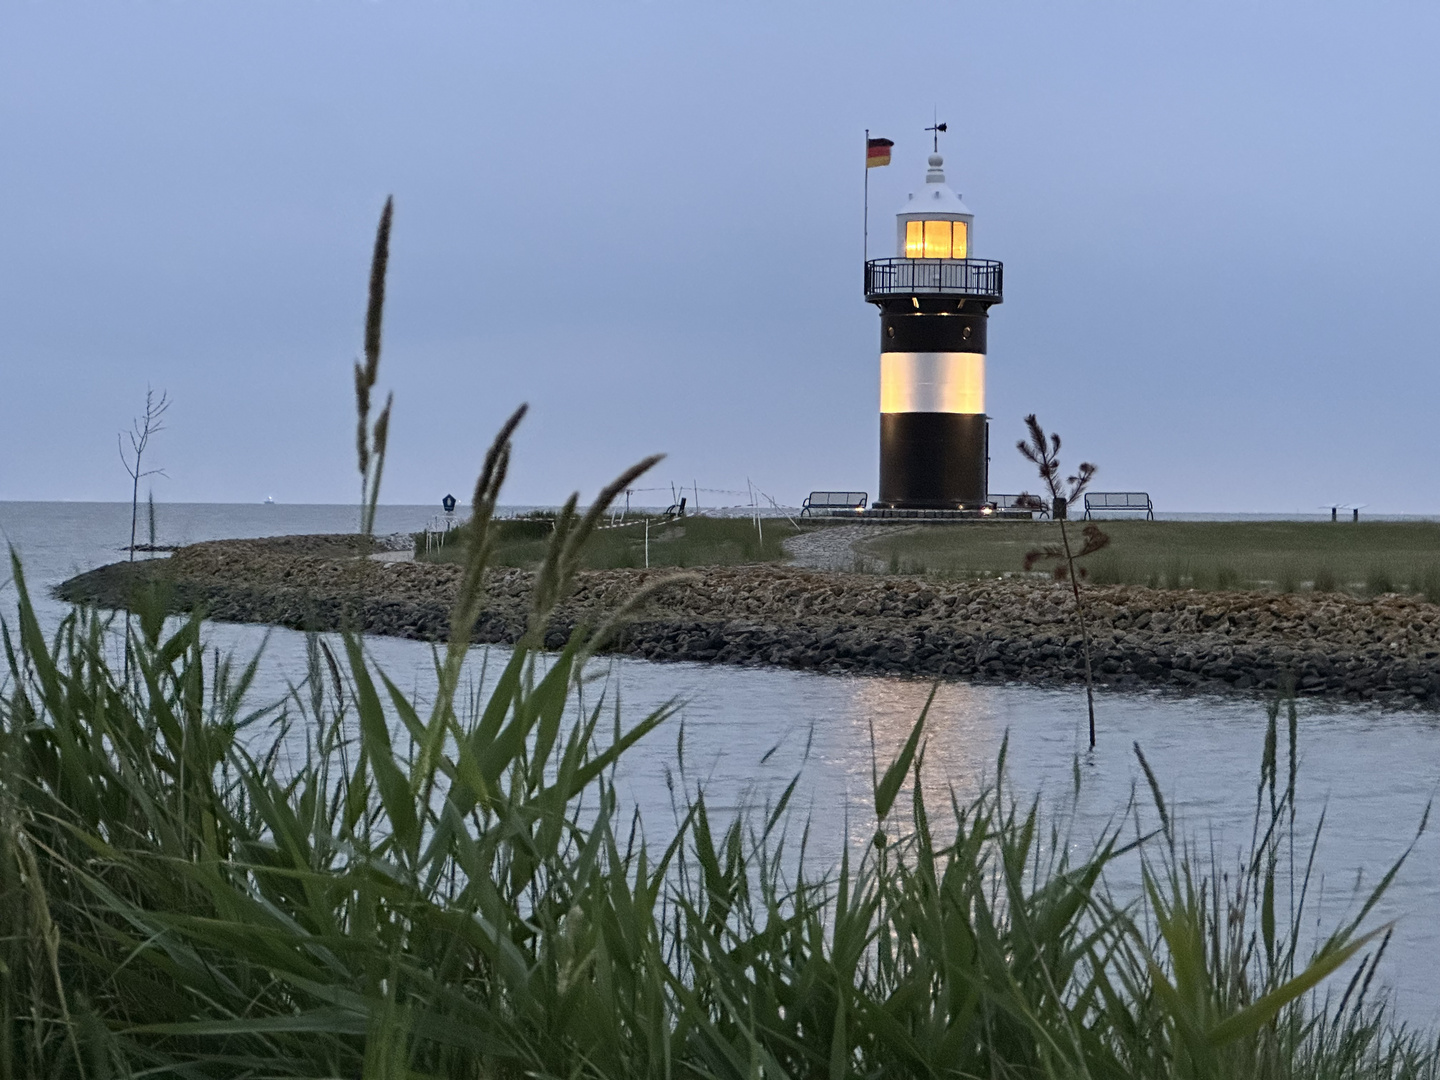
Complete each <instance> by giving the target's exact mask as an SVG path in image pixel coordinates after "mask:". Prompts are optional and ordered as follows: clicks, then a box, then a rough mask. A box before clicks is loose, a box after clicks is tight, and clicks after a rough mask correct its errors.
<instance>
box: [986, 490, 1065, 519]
mask: <svg viewBox="0 0 1440 1080" xmlns="http://www.w3.org/2000/svg"><path fill="white" fill-rule="evenodd" d="M988 498H989V500H990V502H992V503H994V504H995V509H996V510H1030V511H1033V512H1034V513H1037V514H1040V515H1041V516H1043V517H1049V516H1050V508H1049V507H1048V506H1046V505H1045V500H1044V499H1042V498H1040V496H1039V495H1031V494H1029V493H1028V492H1024V491H1022V492H1021V493H1020V494H1019V495H996V494H993V493H992V494H991V495H989V496H988Z"/></svg>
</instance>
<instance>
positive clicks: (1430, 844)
mask: <svg viewBox="0 0 1440 1080" xmlns="http://www.w3.org/2000/svg"><path fill="white" fill-rule="evenodd" d="M202 509H203V508H191V514H190V516H189V517H187V518H184V519H183V526H184V528H183V533H184V535H183V536H180V537H175V538H177V539H184V540H196V539H203V538H207V537H213V536H224V535H230V536H239V535H263V534H269V533H281V532H304V531H339V530H343V529H345V528H347V527H349V526H348V522H349V520H350V518H351V516H353V511H350V510H348V509H347V508H343V507H330V508H292V507H227V508H221V509H222V510H223V513H222V512H218V511H217V512H215V513H213V514H207V513H202V512H201V511H202ZM387 509H388V510H389V513H388V515H387ZM122 511H123V512H122ZM430 513H431V511H429V510H428V509H426V508H420V507H415V508H382V514H381V521H380V523H379V526H378V528H379V529H380V530H381V531H387V530H389V529H398V528H412V527H418V525H420V524H422V523H423V521H424V520H425V518H426V517H428V516H429V514H430ZM161 520H162V525H163V523H164V522H165V521H166V517H165V516H164V508H162V518H161ZM121 525H123V526H124V527H125V531H126V532H128V507H124V508H117V507H115V506H100V507H97V506H94V505H93V504H92V505H90V506H88V507H87V506H86V504H25V505H24V506H22V504H3V503H0V527H3V529H4V532H5V534H6V537H7V539H9V540H11V541H12V542H14V543H16V545H17V547H18V548H19V550H20V551H21V553H22V555H23V556H24V557H25V560H26V569H27V572H28V574H29V577H30V580H31V583H32V585H31V588H32V593H34V594H35V599H36V600H37V605H38V607H39V609H40V611H39V613H40V615H41V618H42V620H43V621H44V622H45V624H46V625H47V628H49V627H53V626H54V625H55V623H56V622H57V621H58V619H59V618H60V617H61V615H62V614H63V611H64V608H63V606H62V605H60V604H59V603H58V602H55V601H53V600H51V599H49V598H48V596H47V595H46V593H47V589H48V586H50V585H52V584H54V583H56V582H58V581H59V580H61V579H63V578H64V577H65V576H67V575H68V574H70V573H73V572H75V571H76V570H78V569H84V568H86V567H89V566H94V565H98V564H99V563H102V562H106V561H112V560H114V559H115V558H118V557H119V556H118V554H117V552H116V546H118V542H116V541H114V540H113V537H114V535H115V533H116V530H117V528H119V527H120V526H121ZM166 538H167V537H166V536H165V535H164V529H163V528H162V536H161V539H162V541H164V540H165V539H166ZM12 607H13V601H12V599H11V598H10V597H9V596H5V597H3V598H0V609H3V610H4V612H5V614H6V617H7V618H8V617H9V615H10V611H11V609H12ZM210 637H211V641H212V642H213V644H215V645H217V646H219V647H220V648H221V649H222V650H224V649H233V650H235V651H236V652H237V653H239V654H241V655H248V654H249V653H251V652H253V651H254V650H255V649H256V648H257V647H258V646H259V644H260V642H261V641H263V640H265V639H266V638H267V631H266V630H265V629H264V628H260V627H253V626H234V625H220V624H216V625H212V626H211V628H210ZM369 649H370V651H371V653H372V655H373V656H374V658H375V660H376V661H377V662H378V663H379V664H380V665H381V666H382V667H383V668H384V669H385V670H386V671H387V672H388V673H389V674H390V675H391V677H392V678H394V679H395V681H396V682H397V683H398V684H399V685H400V686H401V687H402V688H404V689H408V690H412V691H414V692H416V693H417V694H418V695H419V696H421V697H424V696H425V695H426V692H427V689H428V687H429V686H430V685H431V684H432V676H431V672H432V668H431V659H430V657H431V653H430V648H429V646H426V645H422V644H419V643H416V642H408V641H401V640H396V639H383V638H377V639H372V640H371V641H370V642H369ZM481 652H482V651H481V650H476V651H475V653H474V654H472V658H473V659H474V660H475V661H476V662H475V663H474V664H472V674H473V675H475V676H476V677H478V672H479V666H480V665H479V660H480V658H481ZM503 652H504V651H503V650H492V654H491V662H492V665H493V663H494V662H495V660H497V659H502V658H503ZM492 670H493V668H492ZM596 672H597V674H600V675H603V676H605V678H604V679H603V680H602V681H601V682H599V683H596V684H593V685H591V686H590V687H588V688H587V690H586V695H585V696H586V699H587V701H588V702H589V703H591V704H593V703H594V700H595V696H596V695H597V694H599V693H600V692H602V690H603V691H604V692H606V693H608V694H611V695H614V694H616V693H618V694H619V697H620V701H621V704H622V711H623V713H624V714H625V717H626V722H627V723H633V722H635V721H636V720H638V719H639V718H640V717H641V716H643V715H644V714H645V713H646V712H648V711H649V710H651V709H653V708H656V707H659V706H660V705H661V704H662V703H664V702H665V701H667V700H669V699H671V698H672V697H678V698H680V699H681V700H682V702H683V703H682V705H681V707H680V710H679V714H678V715H677V717H676V718H675V720H673V721H672V722H671V723H670V724H668V725H667V726H665V727H663V728H662V729H661V730H659V731H657V732H656V733H654V734H653V735H651V736H650V737H648V738H647V739H646V740H644V741H642V743H641V744H640V745H639V746H637V747H636V748H635V749H634V751H633V752H632V753H631V754H630V755H629V756H628V757H627V759H626V760H625V761H624V763H623V765H622V767H621V768H620V770H619V774H618V782H619V784H620V787H621V791H622V794H624V795H625V796H626V797H628V798H630V799H632V800H633V801H634V802H635V803H636V804H637V805H638V806H639V807H640V809H641V811H642V813H643V816H644V820H645V821H646V823H647V827H648V828H649V830H650V838H651V840H652V841H655V840H657V839H659V838H660V837H662V836H663V835H665V834H666V833H667V832H668V831H669V829H670V828H671V827H672V824H671V823H672V820H673V819H672V817H671V796H670V791H669V788H668V787H667V772H668V774H669V775H670V776H674V775H675V767H676V753H675V751H676V743H677V738H678V737H679V734H680V732H681V730H682V727H683V731H684V745H685V766H686V768H685V772H686V778H687V781H688V783H689V785H690V786H691V787H693V785H694V784H696V783H699V784H701V785H702V786H703V787H704V790H705V792H706V796H707V799H708V800H709V803H710V805H711V806H712V807H713V808H718V809H730V810H733V809H734V808H736V807H738V806H740V805H742V804H748V805H752V806H753V805H763V804H764V803H765V802H766V800H774V799H775V798H778V796H779V794H780V792H781V791H783V789H784V787H785V785H786V784H787V783H788V782H789V780H790V778H791V777H792V776H793V775H794V774H795V773H796V772H797V771H800V770H801V766H802V764H803V766H804V767H803V772H802V781H801V784H800V787H799V789H798V790H797V795H796V799H795V802H794V812H795V814H797V815H798V816H799V817H800V818H805V817H807V816H808V818H809V819H810V821H811V822H812V828H813V833H812V835H813V837H814V850H815V853H816V855H817V856H827V857H833V855H834V854H836V853H838V851H839V850H840V847H841V845H842V844H844V843H845V842H846V841H847V839H848V840H849V841H850V842H851V843H853V844H863V843H864V842H865V841H866V840H867V839H868V838H869V837H870V836H871V835H873V832H874V828H875V823H874V815H873V806H872V804H871V801H870V798H871V796H870V793H871V769H872V761H873V760H876V759H878V761H879V762H880V765H881V768H882V769H883V767H884V766H885V765H886V764H888V763H889V762H890V761H892V760H894V758H895V756H896V755H897V754H898V753H899V751H900V749H901V747H902V746H903V744H904V742H905V739H906V737H907V736H908V735H909V733H910V730H911V727H912V725H913V723H914V721H915V719H916V717H918V716H919V714H920V710H921V709H922V707H923V706H924V704H925V701H926V698H927V696H928V695H929V693H930V690H931V687H930V684H928V683H926V682H923V681H919V680H910V679H901V678H892V677H851V676H820V675H813V674H807V673H801V672H792V671H781V670H767V669H748V668H732V667H719V666H717V667H707V666H704V665H697V664H686V663H682V664H667V665H658V664H650V663H646V662H643V661H637V660H608V661H602V662H599V663H597V665H596ZM304 674H305V649H304V636H303V635H301V634H298V633H294V632H291V631H284V630H275V631H270V632H268V645H267V647H266V659H265V662H264V664H263V667H262V675H261V680H260V684H259V685H258V686H257V687H256V693H257V696H258V697H260V698H264V697H271V698H274V697H278V696H280V695H281V694H282V693H283V692H284V688H285V686H286V684H287V681H295V682H298V681H299V680H300V679H302V678H303V677H304ZM611 700H613V697H612V699H611ZM1097 712H1098V719H1099V745H1098V747H1097V749H1096V751H1095V752H1094V754H1093V755H1092V754H1086V753H1085V700H1084V694H1083V693H1082V692H1079V691H1076V690H1042V689H1036V688H1030V687H1021V686H968V685H964V684H946V685H942V686H941V687H940V689H939V691H938V692H937V694H936V697H935V701H934V704H933V706H932V709H931V714H930V717H929V721H928V724H927V741H926V762H925V772H924V774H923V782H924V784H925V788H926V790H925V794H926V797H927V801H928V803H929V805H930V806H931V808H932V813H935V815H936V816H937V817H939V816H940V815H939V813H938V812H939V810H940V809H941V808H943V807H944V806H945V805H946V804H947V803H948V799H949V791H950V789H951V788H952V787H953V789H954V791H955V793H956V795H957V797H959V798H960V799H961V800H962V802H963V801H964V800H965V799H967V798H968V797H969V796H972V795H973V794H974V793H975V792H976V791H977V790H979V788H980V787H981V785H983V784H984V783H985V782H986V780H987V779H993V777H994V774H995V763H996V758H997V755H998V753H999V751H1000V746H1001V742H1002V740H1003V739H1004V738H1005V737H1006V734H1007V732H1008V734H1009V749H1008V760H1007V767H1006V776H1007V782H1008V783H1009V784H1010V785H1011V786H1012V788H1013V791H1014V793H1015V795H1016V796H1017V797H1019V798H1021V799H1022V800H1028V799H1029V798H1031V797H1032V796H1034V795H1036V794H1037V793H1038V794H1042V797H1043V799H1044V800H1045V801H1046V802H1047V804H1051V805H1058V806H1060V807H1068V806H1069V805H1070V802H1071V793H1072V771H1073V769H1074V767H1075V762H1076V760H1077V758H1078V759H1079V761H1080V766H1079V768H1080V773H1081V776H1082V785H1081V788H1080V791H1079V794H1078V796H1077V797H1076V799H1075V804H1074V806H1075V823H1074V836H1075V846H1076V847H1077V848H1080V849H1085V848H1088V846H1089V841H1090V839H1091V838H1093V837H1094V836H1095V835H1096V834H1097V833H1098V832H1099V831H1100V830H1101V829H1103V828H1105V827H1106V826H1107V825H1110V824H1113V823H1114V822H1115V821H1116V820H1117V819H1118V818H1119V816H1120V815H1122V814H1123V813H1124V812H1125V809H1126V807H1127V805H1128V804H1129V801H1130V799H1131V796H1132V793H1133V792H1134V791H1135V790H1136V788H1137V787H1138V789H1139V791H1140V797H1141V802H1142V804H1143V803H1147V802H1148V794H1147V793H1146V790H1145V786H1144V778H1143V775H1142V774H1141V771H1140V768H1139V765H1138V763H1137V762H1136V759H1135V755H1134V752H1133V750H1132V744H1133V743H1136V742H1138V743H1139V744H1140V746H1141V747H1142V748H1143V750H1144V752H1145V754H1146V756H1147V758H1148V759H1149V761H1150V763H1151V765H1152V766H1153V768H1154V770H1155V773H1156V775H1157V776H1158V777H1159V780H1160V783H1161V785H1162V788H1163V791H1164V794H1165V796H1166V798H1167V800H1168V802H1169V803H1170V805H1171V807H1172V812H1173V813H1174V814H1175V815H1176V816H1177V817H1178V818H1179V819H1180V821H1181V822H1182V831H1183V832H1184V833H1186V834H1188V835H1192V836H1195V837H1196V838H1197V839H1198V840H1199V842H1200V843H1201V844H1202V846H1204V847H1206V848H1207V849H1208V848H1210V847H1211V846H1212V845H1213V848H1214V850H1216V851H1217V852H1218V853H1219V854H1220V856H1221V859H1222V862H1225V863H1226V864H1227V865H1233V862H1234V853H1235V852H1236V851H1237V850H1238V849H1239V848H1241V847H1242V846H1244V845H1246V844H1247V843H1248V841H1249V838H1250V831H1251V822H1252V815H1253V812H1254V805H1255V788H1256V782H1257V779H1258V770H1259V761H1260V754H1261V749H1262V744H1263V739H1264V730H1265V711H1264V708H1263V705H1262V704H1261V703H1260V702H1258V701H1252V700H1230V699H1223V700H1222V699H1212V698H1178V697H1173V696H1164V695H1160V694H1112V693H1106V694H1102V695H1101V697H1100V699H1099V701H1098V702H1097ZM602 727H604V725H602ZM872 730H873V733H874V754H873V757H872V749H871V732H872ZM807 748H808V760H807V759H806V754H807ZM1299 748H1300V758H1301V768H1300V793H1301V818H1300V821H1299V826H1300V831H1301V835H1302V836H1308V833H1309V831H1310V830H1311V829H1313V827H1314V826H1315V824H1316V822H1317V821H1318V820H1319V817H1320V814H1321V813H1322V811H1323V812H1324V813H1325V814H1326V820H1325V830H1324V839H1323V842H1322V845H1321V848H1320V857H1319V865H1320V867H1321V869H1322V872H1323V879H1324V880H1323V889H1322V892H1323V897H1322V903H1321V904H1320V905H1319V906H1318V909H1317V910H1318V914H1319V916H1320V918H1319V922H1320V924H1321V925H1323V926H1325V927H1331V926H1334V925H1335V923H1336V922H1337V921H1338V918H1339V916H1340V915H1341V913H1343V912H1344V911H1345V910H1347V908H1348V907H1349V903H1350V898H1351V897H1352V895H1353V893H1354V889H1355V887H1356V884H1357V882H1360V883H1363V884H1365V885H1367V886H1368V885H1369V884H1372V883H1373V881H1374V879H1375V878H1376V877H1378V875H1380V874H1381V873H1383V872H1384V871H1385V870H1386V869H1387V868H1388V867H1389V865H1390V863H1391V862H1392V861H1393V860H1394V859H1395V858H1396V857H1397V856H1398V855H1399V854H1400V853H1401V852H1402V851H1403V850H1404V848H1405V846H1406V845H1407V844H1408V843H1409V842H1410V840H1411V838H1412V836H1413V834H1414V829H1415V826H1416V824H1417V823H1418V822H1419V820H1420V817H1421V815H1422V813H1423V812H1424V809H1425V806H1426V804H1427V803H1428V801H1429V800H1430V799H1431V798H1432V797H1433V796H1434V794H1435V791H1436V785H1437V780H1440V717H1437V716H1436V715H1435V714H1432V713H1419V712H1382V711H1380V710H1378V709H1374V708H1369V707H1357V706H1350V705H1346V706H1341V705H1335V704H1326V703H1321V702H1311V701H1306V702H1302V703H1301V712H1300V729H1299ZM908 799H909V796H908V793H906V792H902V794H901V796H900V799H899V800H898V801H897V810H896V812H897V813H903V812H904V811H905V809H906V807H907V806H908ZM1149 820H1150V821H1152V823H1153V815H1152V816H1151V817H1150V818H1149ZM1375 917H1376V920H1377V921H1383V920H1387V919H1392V918H1398V919H1399V925H1398V928H1397V931H1396V938H1395V941H1394V942H1393V943H1392V945H1391V950H1390V953H1389V956H1388V958H1387V964H1388V967H1387V968H1386V969H1385V974H1386V977H1387V979H1388V980H1389V982H1390V983H1391V984H1392V985H1393V986H1394V987H1395V988H1396V991H1397V995H1398V1004H1399V1006H1400V1008H1401V1012H1402V1014H1403V1015H1404V1016H1406V1017H1407V1018H1409V1019H1411V1020H1414V1021H1418V1022H1421V1023H1432V1022H1434V1021H1435V1020H1436V1019H1437V1018H1440V983H1437V980H1436V978H1435V977H1434V969H1435V967H1436V965H1437V963H1440V837H1437V835H1436V833H1435V832H1434V831H1432V832H1431V833H1430V834H1428V835H1426V836H1425V837H1423V838H1422V839H1421V841H1420V843H1419V844H1418V845H1417V847H1416V850H1415V852H1414V854H1413V855H1412V857H1411V859H1410V861H1409V862H1408V863H1407V865H1406V868H1405V870H1404V871H1403V872H1402V874H1401V876H1400V877H1399V879H1398V880H1397V881H1396V883H1395V885H1394V887H1393V889H1392V890H1391V892H1390V894H1389V896H1388V897H1387V899H1386V900H1385V902H1384V903H1383V904H1382V905H1381V907H1380V909H1379V910H1378V911H1377V912H1376V916H1375Z"/></svg>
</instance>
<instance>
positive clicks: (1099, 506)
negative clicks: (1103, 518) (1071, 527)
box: [1085, 491, 1155, 521]
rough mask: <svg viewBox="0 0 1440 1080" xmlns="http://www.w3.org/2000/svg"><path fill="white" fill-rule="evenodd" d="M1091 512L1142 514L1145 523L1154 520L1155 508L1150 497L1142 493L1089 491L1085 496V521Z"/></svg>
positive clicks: (1088, 518)
mask: <svg viewBox="0 0 1440 1080" xmlns="http://www.w3.org/2000/svg"><path fill="white" fill-rule="evenodd" d="M1093 510H1107V511H1108V510H1131V511H1134V512H1135V513H1138V514H1144V515H1145V518H1146V520H1147V521H1154V520H1155V506H1154V504H1152V503H1151V502H1150V495H1149V494H1148V493H1147V492H1144V491H1091V492H1087V493H1086V495H1085V520H1086V521H1089V520H1090V513H1091V511H1093Z"/></svg>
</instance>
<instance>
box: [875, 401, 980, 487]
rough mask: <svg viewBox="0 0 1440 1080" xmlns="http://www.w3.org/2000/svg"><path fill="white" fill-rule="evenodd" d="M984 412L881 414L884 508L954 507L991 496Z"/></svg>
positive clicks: (881, 465) (881, 470)
mask: <svg viewBox="0 0 1440 1080" xmlns="http://www.w3.org/2000/svg"><path fill="white" fill-rule="evenodd" d="M988 420H989V418H988V417H987V416H985V415H984V414H983V413H939V412H913V413H881V414H880V498H879V499H878V500H876V502H875V506H876V507H878V508H881V509H887V508H891V507H903V508H914V509H934V510H955V509H959V508H960V507H977V506H980V505H982V504H983V503H984V502H985V500H986V496H987V495H988V490H987V489H988V487H989V483H988V481H989V477H988V476H987V475H986V474H987V472H988V468H987V465H988V461H987V459H988V457H989V436H988V433H987V426H988V424H987V422H988Z"/></svg>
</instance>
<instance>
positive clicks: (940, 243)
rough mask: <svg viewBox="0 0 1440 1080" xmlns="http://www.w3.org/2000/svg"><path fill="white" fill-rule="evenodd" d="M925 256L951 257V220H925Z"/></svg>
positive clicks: (934, 257)
mask: <svg viewBox="0 0 1440 1080" xmlns="http://www.w3.org/2000/svg"><path fill="white" fill-rule="evenodd" d="M925 258H927V259H948V258H950V222H948V221H927V222H925Z"/></svg>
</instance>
